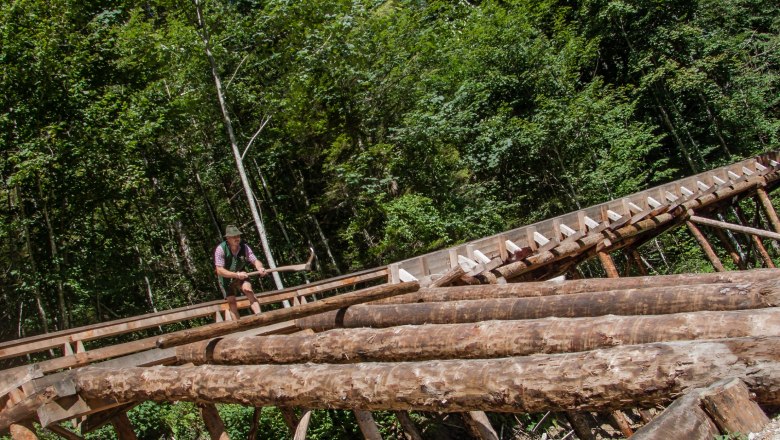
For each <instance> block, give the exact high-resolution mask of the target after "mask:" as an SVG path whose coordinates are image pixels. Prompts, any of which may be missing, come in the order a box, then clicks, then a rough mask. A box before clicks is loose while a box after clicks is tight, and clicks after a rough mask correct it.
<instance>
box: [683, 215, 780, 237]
mask: <svg viewBox="0 0 780 440" xmlns="http://www.w3.org/2000/svg"><path fill="white" fill-rule="evenodd" d="M690 221H691V222H693V223H697V224H700V225H706V226H712V227H713V228H720V229H728V230H731V231H736V232H742V233H744V234H751V235H757V236H759V237H764V238H771V239H772V240H780V234H779V233H777V232H770V231H765V230H763V229H758V228H751V227H749V226H741V225H735V224H733V223H727V222H722V221H718V220H713V219H711V218H705V217H699V216H697V215H692V216H691V217H690Z"/></svg>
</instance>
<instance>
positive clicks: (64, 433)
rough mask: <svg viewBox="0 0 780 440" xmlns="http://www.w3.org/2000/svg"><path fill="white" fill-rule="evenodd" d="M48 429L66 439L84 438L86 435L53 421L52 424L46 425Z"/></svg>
mask: <svg viewBox="0 0 780 440" xmlns="http://www.w3.org/2000/svg"><path fill="white" fill-rule="evenodd" d="M46 429H47V430H49V431H51V432H53V433H55V434H57V435H59V436H60V437H62V438H64V439H66V440H83V438H84V437H82V436H80V435H78V434H76V433H75V432H73V431H71V430H69V429H65V428H64V427H62V426H61V425H58V424H56V423H52V424H51V425H49V426H47V427H46Z"/></svg>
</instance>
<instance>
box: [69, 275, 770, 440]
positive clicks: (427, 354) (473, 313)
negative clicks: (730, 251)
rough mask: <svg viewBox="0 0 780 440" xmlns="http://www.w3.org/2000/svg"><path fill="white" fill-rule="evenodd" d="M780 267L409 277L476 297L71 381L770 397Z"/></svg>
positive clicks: (643, 397)
mask: <svg viewBox="0 0 780 440" xmlns="http://www.w3.org/2000/svg"><path fill="white" fill-rule="evenodd" d="M779 274H780V271H778V270H772V271H750V272H744V273H740V274H728V273H723V274H717V276H715V275H702V276H685V277H684V278H681V277H677V278H675V277H668V278H664V277H638V278H635V279H634V278H620V279H616V280H577V281H571V282H560V283H528V285H526V286H524V288H522V289H521V288H519V287H517V286H503V285H490V286H465V287H463V288H461V287H435V288H428V289H421V290H420V291H419V292H415V293H412V294H407V296H406V298H411V297H416V298H418V299H419V298H422V297H424V296H425V295H426V294H427V293H429V292H434V293H435V294H436V295H435V297H437V298H440V297H442V296H441V295H444V296H443V297H446V296H447V295H449V294H455V295H462V294H463V292H464V291H465V289H468V291H469V292H477V294H476V297H478V298H474V297H468V298H469V299H460V300H457V301H444V302H437V301H429V299H430V297H426V298H425V299H423V300H422V301H423V302H416V301H417V300H415V301H414V302H408V301H407V300H406V299H404V300H402V301H401V303H400V304H375V303H372V304H357V303H352V304H355V305H350V306H349V307H344V308H342V309H340V310H337V311H329V312H326V313H321V314H319V315H315V316H309V317H306V318H301V319H299V320H298V321H297V322H298V324H299V325H300V327H301V328H309V327H313V328H318V329H319V328H332V329H330V330H327V331H324V332H322V333H315V334H310V333H307V334H293V335H274V336H241V337H232V336H230V335H227V336H224V337H220V338H212V339H208V340H202V341H198V342H194V343H189V344H187V345H180V346H178V347H177V349H176V355H177V359H178V362H179V363H180V364H186V366H174V367H171V366H158V367H152V368H141V367H134V368H121V369H106V368H85V369H81V370H77V371H75V372H74V373H72V375H71V379H72V380H73V381H74V383H75V384H76V389H77V390H78V393H79V395H80V396H81V398H83V399H85V400H88V401H96V400H105V399H112V400H114V401H116V402H137V401H143V400H156V401H174V400H183V401H193V402H198V403H201V404H202V403H239V404H243V405H251V406H253V407H255V408H257V407H261V406H266V405H273V406H279V407H300V408H306V409H323V408H338V409H348V410H356V411H359V414H365V413H362V412H364V411H376V410H387V411H395V412H401V414H402V415H403V414H404V413H403V411H409V410H418V411H439V412H462V413H468V412H472V411H493V412H513V413H541V412H546V411H551V412H559V413H568V414H574V413H576V412H582V411H598V412H604V411H606V412H609V411H613V410H619V409H626V408H649V407H656V406H657V405H668V404H670V403H672V402H674V401H675V400H676V399H678V398H679V397H680V396H685V395H687V394H688V393H689V392H691V390H699V389H706V388H708V387H710V386H711V385H712V384H713V383H715V382H717V381H718V380H720V379H722V378H733V379H738V380H739V381H741V382H742V383H744V387H745V388H744V389H745V392H744V393H742V394H743V395H744V394H746V395H749V396H755V401H756V402H758V403H759V404H761V405H780V309H778V308H776V306H777V304H778V303H779V301H780V281H778V279H777V275H779ZM683 280H684V281H683ZM587 281H591V282H587ZM682 282H687V283H689V285H687V286H680V283H682ZM621 286H623V288H621ZM643 286H644V287H643ZM605 288H606V290H604V289H605ZM412 289H416V286H412ZM448 289H452V291H451V292H448ZM426 291H427V292H426ZM398 292H400V291H396V292H395V294H398ZM457 292H460V293H457ZM382 295H387V293H385V292H383V293H382ZM489 296H493V297H492V298H487V299H486V297H489ZM396 298H399V296H396ZM363 300H365V298H363ZM331 307H332V306H331ZM287 313H289V312H287ZM260 316H262V315H260ZM251 319H253V320H254V319H257V318H256V317H251ZM312 322H316V323H317V324H316V325H314V324H312ZM333 327H342V328H333ZM216 334H219V335H221V334H222V332H221V328H220V331H219V332H217V333H216ZM177 342H178V341H177ZM697 399H698V398H697ZM689 400H690V399H689ZM698 402H701V399H698V400H695V402H694V403H695V404H696V405H698V406H696V407H697V408H700V409H702V411H703V413H702V414H707V413H706V410H705V409H703V404H701V405H699V404H698ZM683 403H684V402H683ZM723 405H724V404H723V403H722V402H721V403H720V406H723ZM675 406H676V407H680V406H682V403H680V404H675ZM684 408H687V406H685V407H684ZM723 414H728V413H727V412H723ZM699 415H700V416H701V417H704V418H706V419H707V420H704V419H702V423H701V426H704V427H706V428H701V431H702V432H711V430H712V428H711V425H710V422H711V421H712V420H711V419H712V416H710V415H704V416H702V415H701V414H699ZM402 418H403V417H402ZM669 419H670V420H673V419H672V418H669ZM405 420H406V419H405ZM485 420H486V419H485ZM757 420H760V417H758V418H757ZM406 421H407V422H408V420H406ZM712 423H715V422H712ZM717 426H718V428H717V429H720V430H721V431H722V430H724V429H726V428H722V427H721V426H725V425H723V424H722V423H721V424H718V425H717ZM731 426H736V425H731ZM487 427H488V428H489V426H487ZM413 428H414V427H413V426H411V427H410V430H411V429H413ZM697 429H698V428H697ZM644 432H650V431H644ZM659 432H663V431H659ZM643 435H648V434H643ZM659 435H660V434H659ZM645 438H653V437H645ZM655 438H658V437H655Z"/></svg>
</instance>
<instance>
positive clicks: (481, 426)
mask: <svg viewBox="0 0 780 440" xmlns="http://www.w3.org/2000/svg"><path fill="white" fill-rule="evenodd" d="M461 416H462V417H463V422H464V423H465V424H466V427H467V428H468V429H469V432H470V433H471V435H472V437H473V438H475V439H476V440H498V434H496V430H495V429H493V426H491V425H490V420H488V417H487V414H485V413H484V412H483V411H468V412H464V413H461Z"/></svg>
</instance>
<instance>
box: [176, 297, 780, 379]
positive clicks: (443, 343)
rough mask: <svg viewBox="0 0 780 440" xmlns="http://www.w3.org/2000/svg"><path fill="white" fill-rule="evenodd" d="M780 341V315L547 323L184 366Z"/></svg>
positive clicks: (239, 343) (208, 359)
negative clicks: (714, 341)
mask: <svg viewBox="0 0 780 440" xmlns="http://www.w3.org/2000/svg"><path fill="white" fill-rule="evenodd" d="M742 336H780V309H777V308H769V309H759V310H749V311H748V310H745V311H729V312H694V313H678V314H671V315H648V316H614V315H608V316H599V317H595V318H544V319H531V320H523V321H483V322H479V323H473V324H472V323H469V324H439V325H420V326H402V327H391V328H386V329H370V328H353V329H334V330H329V331H327V332H324V333H318V334H314V335H297V334H293V335H275V336H241V337H236V338H226V339H221V340H212V341H201V342H195V343H193V344H188V345H184V346H180V347H177V349H176V356H177V358H178V360H179V362H181V363H188V362H192V363H194V364H196V365H200V364H204V363H211V364H232V365H244V364H246V365H248V364H279V363H281V364H294V363H306V362H316V363H352V362H384V361H415V360H428V359H484V358H497V357H505V356H525V355H530V354H535V353H565V352H573V351H588V350H594V349H597V348H608V347H612V346H617V345H630V344H644V343H649V342H662V341H682V340H693V339H720V338H735V337H742Z"/></svg>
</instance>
